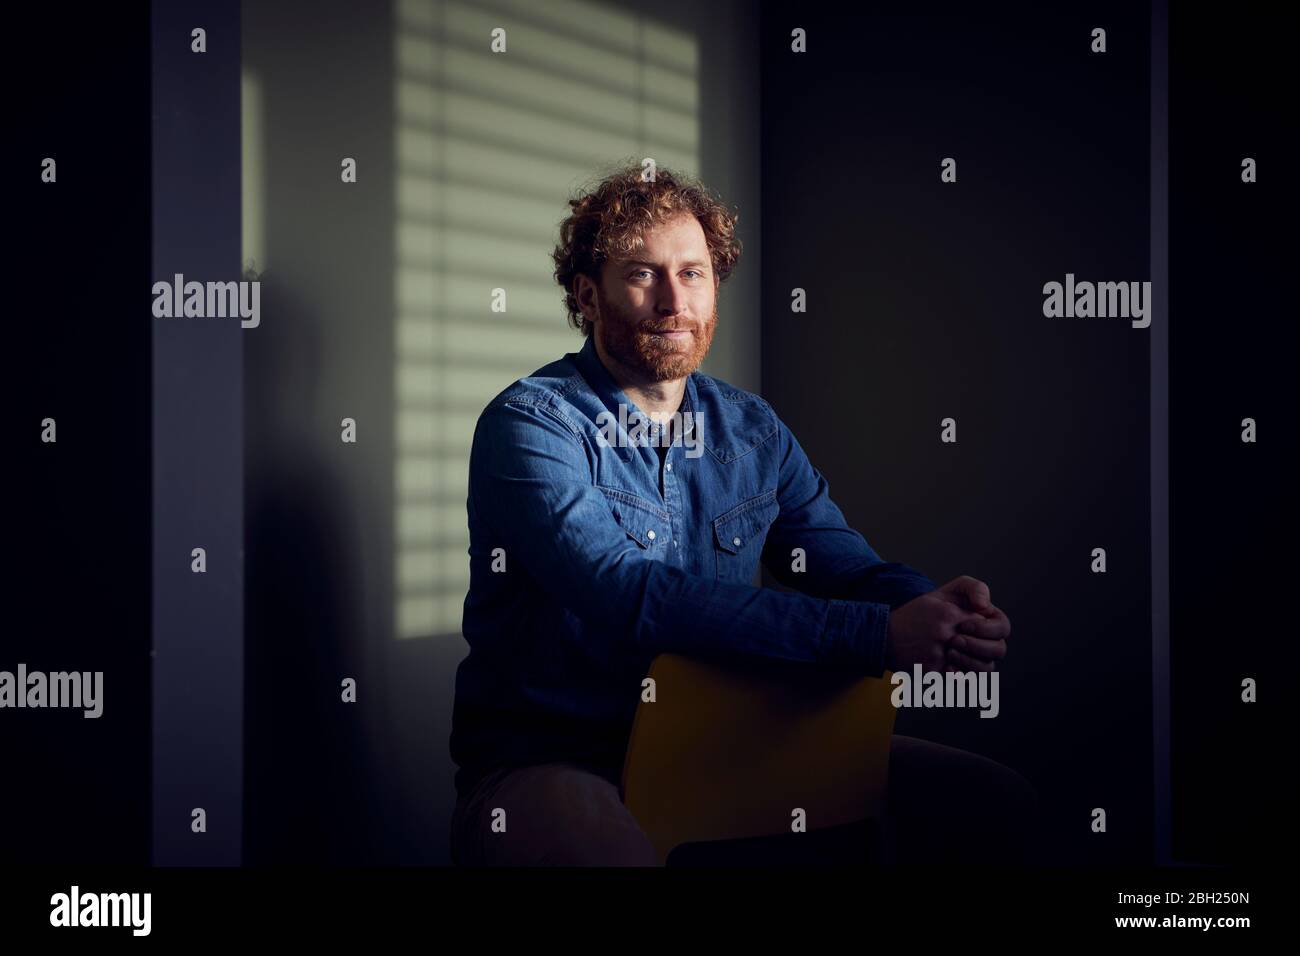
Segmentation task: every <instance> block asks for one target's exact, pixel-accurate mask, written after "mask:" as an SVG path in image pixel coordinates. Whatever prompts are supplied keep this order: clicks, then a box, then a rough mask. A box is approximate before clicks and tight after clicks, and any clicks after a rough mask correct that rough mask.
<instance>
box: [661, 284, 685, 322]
mask: <svg viewBox="0 0 1300 956" xmlns="http://www.w3.org/2000/svg"><path fill="white" fill-rule="evenodd" d="M685 309H686V289H685V288H684V287H683V286H681V285H679V284H678V283H677V282H676V281H674V280H673V279H668V280H667V281H666V282H664V283H663V285H662V287H661V289H660V292H659V311H660V313H662V314H663V315H665V316H669V315H680V314H681V313H682V312H683V311H685Z"/></svg>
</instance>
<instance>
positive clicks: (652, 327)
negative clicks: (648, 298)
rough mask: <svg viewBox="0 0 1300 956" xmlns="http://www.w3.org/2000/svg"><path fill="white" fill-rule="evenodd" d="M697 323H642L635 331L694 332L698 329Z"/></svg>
mask: <svg viewBox="0 0 1300 956" xmlns="http://www.w3.org/2000/svg"><path fill="white" fill-rule="evenodd" d="M699 324H700V323H698V322H672V323H668V324H664V323H662V322H651V321H646V322H642V323H641V325H640V327H639V328H638V329H637V331H638V332H695V331H697V330H698V327H699Z"/></svg>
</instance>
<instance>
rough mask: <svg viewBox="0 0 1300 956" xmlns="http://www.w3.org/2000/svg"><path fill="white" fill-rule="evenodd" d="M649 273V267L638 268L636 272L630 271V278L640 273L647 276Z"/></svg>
mask: <svg viewBox="0 0 1300 956" xmlns="http://www.w3.org/2000/svg"><path fill="white" fill-rule="evenodd" d="M649 274H650V270H649V269H638V270H637V271H636V272H634V273H632V278H634V279H635V278H636V277H637V276H641V275H647V276H648V275H649Z"/></svg>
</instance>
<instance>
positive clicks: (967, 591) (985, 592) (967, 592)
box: [939, 574, 993, 612]
mask: <svg viewBox="0 0 1300 956" xmlns="http://www.w3.org/2000/svg"><path fill="white" fill-rule="evenodd" d="M939 590H941V591H945V592H947V593H949V594H953V595H960V597H961V598H962V600H963V601H964V603H965V604H966V605H967V606H968V607H970V608H972V609H973V610H975V611H980V612H984V611H988V610H990V609H992V607H993V598H992V595H990V594H989V586H988V585H987V584H985V583H984V582H983V581H980V580H979V579H977V578H973V577H971V576H970V575H969V574H963V575H962V576H961V577H957V578H953V579H952V580H951V581H949V582H948V583H947V584H945V585H944V586H943V587H942V588H940V589H939Z"/></svg>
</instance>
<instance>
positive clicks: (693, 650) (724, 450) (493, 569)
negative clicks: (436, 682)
mask: <svg viewBox="0 0 1300 956" xmlns="http://www.w3.org/2000/svg"><path fill="white" fill-rule="evenodd" d="M620 406H621V410H620ZM680 412H681V416H680V418H681V421H682V423H683V424H684V425H685V426H686V427H684V428H683V429H681V430H680V431H679V432H677V433H675V435H674V439H673V441H674V442H675V443H673V444H668V441H667V440H666V439H665V438H664V437H662V436H661V434H660V433H658V432H657V431H652V432H651V433H650V434H649V435H647V436H645V438H644V440H643V439H642V436H640V435H638V434H637V430H636V428H635V427H634V426H635V424H636V416H638V415H640V414H641V413H640V410H639V409H638V408H637V406H636V405H635V404H634V403H633V402H631V400H629V399H628V397H627V395H626V394H625V393H624V392H623V391H622V390H621V389H620V388H619V387H618V385H617V384H616V383H615V381H614V379H613V378H612V376H611V375H610V374H609V372H608V371H607V370H606V369H605V367H604V365H603V364H602V363H601V361H600V358H599V356H598V355H597V354H596V350H595V344H594V341H593V340H592V339H591V338H588V339H587V342H586V344H585V345H584V346H583V348H582V349H581V351H579V352H577V353H570V354H568V355H565V356H564V357H563V358H561V359H559V360H558V361H556V362H552V363H551V364H549V365H546V366H544V367H543V368H540V369H538V370H537V371H536V372H534V373H533V374H532V375H531V376H529V377H528V378H524V379H520V380H519V381H517V382H515V383H514V384H513V385H512V386H510V387H509V388H507V389H506V390H505V391H503V392H501V393H500V394H499V395H498V396H497V397H496V398H494V399H493V400H492V401H491V403H489V405H488V406H487V408H486V409H485V410H484V411H483V413H482V414H481V415H480V417H479V420H478V424H477V427H476V429H475V432H474V440H473V445H472V448H471V452H470V466H469V497H468V502H467V507H468V512H469V532H470V546H469V556H470V587H469V594H468V596H467V597H466V599H465V614H464V622H463V627H462V631H463V633H464V636H465V639H466V641H467V642H468V643H469V647H470V652H469V655H468V656H467V657H466V658H465V659H464V660H463V661H462V662H461V664H460V667H459V669H458V670H457V673H456V697H455V704H454V708H453V714H452V732H451V738H450V749H451V756H452V759H453V760H454V761H455V762H456V763H457V764H458V765H459V767H460V770H459V771H458V772H457V774H456V787H457V790H458V791H462V792H463V791H464V789H465V787H466V786H468V785H469V784H470V783H471V782H472V780H473V779H474V778H476V777H477V776H478V775H479V774H481V773H482V772H485V771H486V770H488V769H490V768H492V767H494V766H497V765H502V764H510V763H517V764H526V763H540V762H549V761H553V760H568V761H574V762H579V763H587V764H590V765H594V766H598V767H603V768H606V769H607V775H608V776H611V777H616V776H617V774H618V772H619V769H620V768H621V767H622V763H623V757H624V753H625V751H626V749H627V744H628V736H629V733H630V731H631V727H632V719H633V717H634V715H635V713H636V709H637V706H638V704H639V702H640V700H641V694H642V680H643V679H644V678H645V676H646V673H647V670H648V669H649V666H650V663H651V661H652V660H653V659H654V658H655V657H656V656H657V655H658V654H661V653H664V652H675V653H679V654H683V655H687V656H696V657H707V658H713V659H717V658H728V657H753V658H766V659H780V660H784V661H789V662H798V663H803V664H819V665H824V666H828V667H833V668H837V669H840V670H843V671H846V672H853V673H858V674H862V675H874V676H879V675H880V674H882V672H883V670H884V661H885V638H886V632H887V629H888V623H889V613H890V611H891V610H892V609H894V608H897V607H898V606H900V605H901V604H904V603H906V602H907V601H910V600H911V599H912V598H914V597H916V596H917V595H920V594H924V593H926V592H928V591H932V590H934V589H935V587H936V585H935V584H934V582H932V581H931V580H930V579H929V578H927V577H926V576H925V575H923V574H921V573H919V572H918V571H915V570H913V569H911V568H909V567H907V566H906V565H903V564H898V563H894V562H885V561H884V560H883V559H882V558H881V557H880V556H879V555H878V554H877V553H876V552H875V551H874V550H872V548H871V546H870V545H868V543H867V542H866V540H865V539H864V538H863V537H862V535H860V534H859V533H858V532H856V531H854V530H853V529H852V528H850V527H849V526H848V525H847V524H846V523H845V520H844V516H843V514H842V513H841V512H840V509H839V508H838V507H836V505H835V503H834V502H832V501H831V499H830V496H829V494H828V488H827V483H826V480H825V479H824V478H823V477H822V476H821V474H820V473H819V472H818V471H817V470H816V469H815V468H813V466H812V464H811V463H810V462H809V460H808V458H807V456H806V455H805V454H804V452H803V450H802V449H801V448H800V447H799V443H798V442H797V441H796V440H795V438H794V435H793V434H791V432H790V430H789V429H788V428H787V427H786V426H785V425H784V424H783V423H782V422H781V420H780V419H779V418H777V416H776V413H775V412H774V411H773V410H772V407H771V406H770V405H768V403H767V402H766V401H764V400H763V399H762V398H760V397H759V396H758V395H755V394H753V393H751V392H746V391H743V390H741V389H738V388H735V387H733V386H731V385H728V384H726V383H725V382H722V381H720V380H718V379H716V378H712V377H711V376H708V375H704V374H702V373H699V372H696V373H693V374H692V375H690V376H689V378H688V379H687V382H686V389H685V395H684V397H683V400H682V406H681V409H680ZM687 413H690V414H687ZM620 424H622V425H624V426H625V429H624V430H623V431H622V432H620V429H619V428H618V425H620ZM795 549H801V551H796V550H795ZM760 560H761V561H762V563H763V565H764V566H765V567H767V568H768V570H769V571H770V572H771V573H772V575H773V576H774V577H775V578H776V579H777V580H778V581H779V582H780V583H782V584H783V585H785V586H787V587H789V588H792V589H795V590H797V591H798V592H801V593H788V592H784V591H779V590H776V589H773V588H762V587H755V586H754V585H753V584H752V581H753V580H754V578H755V574H756V571H757V570H758V567H759V562H760Z"/></svg>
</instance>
